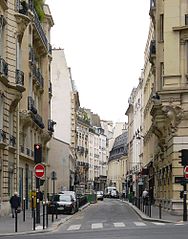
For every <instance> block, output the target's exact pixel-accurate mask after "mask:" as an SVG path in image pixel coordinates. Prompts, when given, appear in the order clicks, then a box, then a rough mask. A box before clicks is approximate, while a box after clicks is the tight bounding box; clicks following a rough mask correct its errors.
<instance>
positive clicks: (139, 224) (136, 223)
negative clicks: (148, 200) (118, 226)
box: [134, 222, 146, 227]
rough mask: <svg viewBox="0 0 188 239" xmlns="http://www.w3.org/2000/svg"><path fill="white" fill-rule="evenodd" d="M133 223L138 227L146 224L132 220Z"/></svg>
mask: <svg viewBox="0 0 188 239" xmlns="http://www.w3.org/2000/svg"><path fill="white" fill-rule="evenodd" d="M134 224H135V225H136V226H139V227H144V226H146V224H145V223H143V222H134Z"/></svg>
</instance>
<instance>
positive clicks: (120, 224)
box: [113, 222, 125, 227]
mask: <svg viewBox="0 0 188 239" xmlns="http://www.w3.org/2000/svg"><path fill="white" fill-rule="evenodd" d="M113 224H114V227H125V224H124V223H123V222H114V223H113Z"/></svg>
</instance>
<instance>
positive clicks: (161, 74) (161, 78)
mask: <svg viewBox="0 0 188 239" xmlns="http://www.w3.org/2000/svg"><path fill="white" fill-rule="evenodd" d="M163 76H164V62H160V80H161V83H162V86H163V85H164V79H163Z"/></svg>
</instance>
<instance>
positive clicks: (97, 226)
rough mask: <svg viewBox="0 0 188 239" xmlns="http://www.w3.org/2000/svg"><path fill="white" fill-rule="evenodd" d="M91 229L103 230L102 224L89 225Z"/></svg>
mask: <svg viewBox="0 0 188 239" xmlns="http://www.w3.org/2000/svg"><path fill="white" fill-rule="evenodd" d="M91 228H92V229H98V228H103V224H102V223H93V224H91Z"/></svg>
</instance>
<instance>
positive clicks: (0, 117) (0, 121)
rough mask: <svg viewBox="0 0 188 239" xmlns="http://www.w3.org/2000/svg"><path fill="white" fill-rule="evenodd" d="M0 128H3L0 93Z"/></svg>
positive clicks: (0, 96) (0, 97) (1, 97)
mask: <svg viewBox="0 0 188 239" xmlns="http://www.w3.org/2000/svg"><path fill="white" fill-rule="evenodd" d="M0 129H3V96H2V95H1V94H0Z"/></svg>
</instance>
